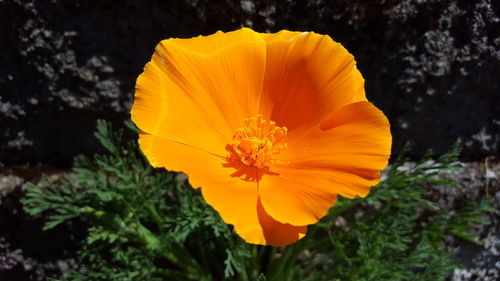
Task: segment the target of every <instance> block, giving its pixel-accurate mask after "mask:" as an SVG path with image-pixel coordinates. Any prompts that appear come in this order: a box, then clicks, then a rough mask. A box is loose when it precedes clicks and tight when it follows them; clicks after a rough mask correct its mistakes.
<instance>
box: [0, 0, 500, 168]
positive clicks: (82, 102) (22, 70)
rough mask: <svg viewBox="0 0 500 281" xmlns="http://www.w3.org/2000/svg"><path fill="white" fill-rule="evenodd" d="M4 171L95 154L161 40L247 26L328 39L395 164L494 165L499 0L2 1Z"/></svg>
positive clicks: (499, 121) (498, 122)
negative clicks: (99, 129)
mask: <svg viewBox="0 0 500 281" xmlns="http://www.w3.org/2000/svg"><path fill="white" fill-rule="evenodd" d="M0 18H1V19H2V20H1V22H0V34H2V40H0V49H1V50H2V52H0V127H1V128H2V130H1V132H0V162H1V163H3V164H5V165H11V164H16V163H17V164H18V163H38V162H43V163H50V164H55V165H68V164H69V163H70V161H71V159H72V158H73V156H74V155H75V154H79V153H91V152H95V151H97V150H98V145H97V143H96V142H95V141H94V138H93V131H94V126H95V120H96V119H97V118H106V119H108V120H112V121H114V122H119V121H120V120H123V119H126V118H128V110H129V108H130V106H131V102H132V96H133V91H134V83H135V79H136V77H137V75H138V74H139V73H140V72H141V71H142V68H143V66H144V64H145V63H146V62H147V61H148V60H149V58H150V56H151V54H152V51H153V48H154V46H155V45H156V43H158V42H159V41H160V40H161V39H164V38H167V37H191V36H196V35H198V34H210V33H212V32H214V31H216V30H219V29H221V30H224V31H229V30H232V29H236V28H239V27H241V26H248V27H252V28H254V29H255V30H257V31H261V32H274V31H278V30H280V29H290V30H304V31H306V30H307V31H309V30H312V31H316V32H318V33H325V34H330V35H331V36H332V37H333V38H334V39H335V40H337V41H339V42H341V43H342V44H343V45H345V46H346V48H347V49H348V50H350V51H351V52H352V53H353V54H354V55H355V57H356V59H357V62H358V67H359V68H360V69H361V71H362V73H363V74H364V76H365V79H366V90H367V94H368V96H369V98H370V99H371V100H372V101H373V102H374V103H375V104H376V105H377V106H378V107H380V108H381V109H382V110H383V111H384V112H385V113H386V114H387V115H388V116H389V118H390V120H391V123H392V130H393V134H394V140H395V143H394V153H397V152H398V151H399V150H400V149H401V146H402V145H403V144H404V143H405V142H407V141H411V142H412V143H413V144H414V146H415V149H414V150H413V151H414V153H415V156H418V155H422V154H423V153H424V152H425V150H426V149H427V148H432V149H434V150H435V151H436V152H437V153H442V152H444V151H446V150H447V149H448V148H449V146H450V145H451V144H452V143H453V142H454V141H455V140H456V139H457V138H462V140H463V142H464V145H465V150H464V157H465V158H466V159H481V158H483V157H485V156H487V155H493V154H497V155H498V154H499V153H500V144H499V142H500V83H499V82H498V77H500V2H499V1H495V0H376V1H364V0H353V1H347V0H339V1H335V3H334V4H333V3H332V2H331V1H326V0H301V1H290V0H273V1H264V0H241V1H207V0H171V1H162V0H156V1H148V2H147V3H146V2H144V1H139V0H123V1H109V0H104V1H90V0H75V1H62V0H52V1H35V0H0Z"/></svg>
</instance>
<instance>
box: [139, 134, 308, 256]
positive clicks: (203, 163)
mask: <svg viewBox="0 0 500 281" xmlns="http://www.w3.org/2000/svg"><path fill="white" fill-rule="evenodd" d="M139 144H140V146H141V150H142V151H143V152H144V155H145V156H146V157H147V158H148V160H149V162H150V163H151V165H153V166H154V167H169V169H170V170H173V171H182V172H185V173H186V174H188V176H189V179H188V180H189V182H190V183H191V185H192V186H193V187H195V188H197V187H200V186H202V190H201V191H202V195H203V198H204V199H205V201H206V202H207V203H208V204H210V205H211V206H212V207H213V208H214V209H215V210H217V212H218V213H219V214H220V216H221V217H222V219H223V220H224V222H226V223H229V224H232V225H234V228H235V231H236V232H237V233H238V235H240V236H241V237H242V238H243V239H244V240H245V241H247V242H248V243H253V244H263V245H275V246H282V245H286V244H290V243H293V242H295V241H296V240H298V239H300V238H302V237H303V236H304V235H305V232H306V227H305V226H298V227H297V226H291V225H287V224H282V223H279V222H277V221H275V220H273V219H272V218H271V217H270V216H269V215H267V214H266V213H265V211H264V210H263V209H262V207H261V205H260V203H259V199H258V193H257V184H256V183H255V182H247V181H244V180H242V179H240V178H239V177H234V176H231V174H232V173H234V169H231V168H224V167H223V162H224V159H223V158H221V157H218V156H215V155H212V154H209V153H206V152H204V151H201V150H199V149H197V148H194V147H191V146H187V145H185V144H182V143H178V142H174V141H171V140H167V139H165V138H162V137H158V136H153V135H150V134H147V133H141V134H140V136H139Z"/></svg>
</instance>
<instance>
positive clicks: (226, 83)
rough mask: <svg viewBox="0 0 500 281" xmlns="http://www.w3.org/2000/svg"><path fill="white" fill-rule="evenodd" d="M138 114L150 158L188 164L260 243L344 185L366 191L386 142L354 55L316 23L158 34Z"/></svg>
mask: <svg viewBox="0 0 500 281" xmlns="http://www.w3.org/2000/svg"><path fill="white" fill-rule="evenodd" d="M131 115H132V120H133V121H134V122H135V124H136V125H137V126H138V127H139V128H140V130H141V133H140V135H139V144H140V148H141V150H142V151H143V153H144V155H145V156H146V158H147V159H148V160H149V162H150V163H151V165H152V166H154V167H165V168H166V169H169V170H174V171H182V172H184V173H186V174H187V175H188V177H189V182H190V184H191V185H192V186H193V187H194V188H200V187H201V193H202V196H203V198H204V199H205V201H206V202H207V203H208V204H209V205H211V206H212V207H213V208H214V209H215V210H217V211H218V213H219V214H220V216H221V217H222V219H223V220H224V221H225V222H226V223H228V224H232V225H233V226H234V229H235V231H236V232H237V233H238V234H239V235H240V236H241V237H242V238H243V239H244V240H245V241H247V242H248V243H253V244H265V245H275V246H280V245H287V244H290V243H293V242H295V241H297V240H298V239H300V238H302V237H303V236H304V235H305V234H306V231H307V225H310V224H314V223H316V222H317V221H318V220H319V219H321V218H322V217H323V216H325V215H326V213H327V212H328V210H329V209H330V207H332V206H333V205H334V204H335V200H336V198H337V195H342V196H344V197H348V198H353V197H355V196H361V197H364V196H366V195H367V194H368V192H369V190H370V187H371V186H373V185H376V184H377V183H378V182H379V180H380V170H382V169H383V168H384V167H385V166H386V165H387V161H388V158H389V155H390V149H391V134H390V129H389V122H388V121H387V118H386V117H385V116H384V114H383V113H382V112H381V111H380V110H378V109H377V108H376V107H375V106H374V105H372V104H371V103H370V102H368V101H367V99H366V97H365V92H364V80H363V78H362V76H361V74H360V72H359V71H358V70H357V68H356V63H355V61H354V58H353V56H352V55H351V54H349V53H348V52H347V51H346V50H345V49H344V47H342V45H340V44H339V43H336V42H334V41H333V40H332V39H331V38H330V37H329V36H327V35H320V34H316V33H313V32H291V31H286V30H283V31H280V32H278V33H274V34H263V33H257V32H255V31H253V30H251V29H248V28H242V29H239V30H236V31H233V32H227V33H224V32H220V31H219V32H217V33H215V34H213V35H209V36H199V37H196V38H191V39H178V38H172V39H167V40H163V41H161V42H160V43H159V44H158V46H157V47H156V49H155V52H154V54H153V57H152V59H151V61H150V62H149V63H147V65H146V67H145V69H144V72H143V73H142V74H141V75H140V76H139V77H138V79H137V84H136V92H135V100H134V104H133V107H132V111H131Z"/></svg>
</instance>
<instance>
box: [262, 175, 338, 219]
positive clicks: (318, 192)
mask: <svg viewBox="0 0 500 281" xmlns="http://www.w3.org/2000/svg"><path fill="white" fill-rule="evenodd" d="M277 171H279V173H280V175H279V176H268V177H263V178H262V180H261V181H260V182H259V197H260V200H261V201H262V205H263V206H264V209H265V210H266V212H267V213H268V214H269V215H270V216H271V217H272V218H273V219H275V220H277V221H279V222H281V223H288V224H291V225H308V224H314V223H316V222H317V221H318V220H319V219H321V218H322V217H323V216H325V215H326V213H327V212H328V210H329V209H330V208H331V207H332V206H333V205H334V204H335V200H336V198H337V194H336V193H335V189H334V188H332V185H331V183H330V182H328V181H326V180H325V179H324V178H321V177H313V176H311V175H307V174H306V173H304V172H297V171H294V170H290V171H287V170H285V169H279V170H277Z"/></svg>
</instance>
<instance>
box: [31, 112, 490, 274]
mask: <svg viewBox="0 0 500 281" xmlns="http://www.w3.org/2000/svg"><path fill="white" fill-rule="evenodd" d="M127 126H128V127H130V128H132V129H135V128H134V127H133V125H132V124H131V123H128V124H127ZM96 137H97V138H98V139H99V140H100V142H101V143H102V145H103V146H104V147H105V148H106V150H107V151H108V153H107V154H105V155H95V156H94V157H93V158H92V159H89V158H86V157H78V158H77V159H76V160H75V163H74V168H73V170H72V172H71V173H68V174H67V175H66V176H65V177H63V178H62V179H61V180H60V181H58V182H56V183H51V182H49V181H48V180H45V181H42V182H41V183H39V184H38V186H37V185H34V184H31V183H29V184H27V185H26V188H27V194H26V199H24V200H23V203H24V207H25V210H26V212H28V213H29V214H31V215H39V214H43V215H44V216H45V217H46V219H47V222H46V224H45V229H50V228H53V227H57V225H59V224H61V223H64V222H65V221H68V220H79V223H82V224H85V225H87V226H88V228H87V229H88V234H87V238H86V240H85V241H82V250H81V251H80V254H79V258H80V260H81V263H82V264H83V265H84V266H83V267H82V269H81V270H79V271H68V272H65V274H64V276H63V277H62V278H63V280H81V281H83V280H85V281H100V280H103V281H104V280H123V281H132V280H134V281H135V280H137V281H143V280H148V281H155V280H202V281H203V280H207V281H208V280H261V281H264V280H267V281H281V280H342V281H349V280H353V281H354V280H355V281H364V280H432V281H438V280H445V279H446V277H447V276H448V274H449V273H450V270H451V269H452V268H454V267H455V266H456V264H455V263H454V261H453V259H452V258H451V256H450V254H448V253H447V252H446V251H445V248H444V243H443V237H444V235H455V236H457V237H460V238H463V239H466V240H468V241H472V242H475V243H478V237H477V234H476V233H474V232H472V231H471V230H470V229H471V228H470V225H469V224H470V223H478V224H484V223H486V221H485V217H484V214H485V213H486V212H491V211H492V207H491V202H488V201H482V202H477V203H472V204H471V205H469V206H466V207H464V209H463V210H461V211H459V212H456V213H454V214H449V212H448V211H447V210H444V209H441V207H440V206H439V205H438V204H436V203H435V202H433V201H432V200H430V199H429V198H430V196H429V192H430V190H431V188H432V187H433V186H435V185H437V184H441V185H442V184H446V185H453V182H452V181H446V180H440V179H438V178H437V175H438V174H439V173H441V172H443V171H446V170H450V169H459V168H460V166H459V165H458V164H457V163H456V162H455V161H456V159H457V156H458V153H459V144H457V145H455V146H454V147H453V148H452V150H451V151H450V152H449V153H448V154H446V155H444V156H442V157H440V158H438V159H436V160H432V158H431V155H430V154H429V156H428V157H426V158H424V159H423V160H422V161H421V162H419V163H416V164H415V165H413V166H408V165H407V164H406V162H407V161H406V159H405V158H403V157H400V158H399V159H398V160H397V161H396V162H395V163H394V164H393V165H392V166H391V168H390V169H389V172H388V174H387V176H386V179H385V180H383V181H382V182H381V183H380V184H379V185H378V186H377V187H375V188H374V189H373V191H372V192H371V194H370V195H369V196H368V197H367V198H365V199H360V198H357V199H354V200H347V199H344V198H339V201H338V203H337V204H336V206H334V207H333V208H332V209H331V210H330V213H329V214H328V215H327V216H326V217H325V218H324V219H322V220H321V221H320V222H319V223H318V224H317V225H315V226H311V227H310V228H309V233H308V235H307V236H306V237H305V238H303V239H302V240H300V241H299V242H297V243H295V244H293V245H290V246H288V247H283V248H274V247H269V246H266V247H263V246H254V245H248V244H246V243H244V242H243V241H242V240H241V239H240V238H239V237H237V235H235V234H234V232H233V230H232V228H231V227H230V226H228V225H226V224H224V223H223V222H222V221H221V219H220V218H219V216H218V214H217V213H216V212H215V211H214V210H213V209H212V208H211V207H209V206H208V205H207V204H206V203H205V202H204V201H203V199H202V198H201V196H200V193H199V191H197V190H194V189H192V188H190V187H188V186H187V184H185V182H184V181H182V180H179V175H178V174H176V173H172V172H167V171H165V170H163V169H154V168H151V166H150V165H149V164H148V163H147V161H146V160H145V159H144V158H143V156H142V155H141V154H140V152H139V150H138V148H137V145H136V143H135V142H130V143H125V142H124V141H123V138H122V131H117V132H113V131H112V130H111V126H110V125H109V124H108V123H106V122H104V121H99V122H98V125H97V132H96ZM339 217H342V218H343V219H344V220H345V221H346V224H345V225H344V226H343V227H337V226H335V225H334V221H335V220H336V219H337V220H338V218H339Z"/></svg>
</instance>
